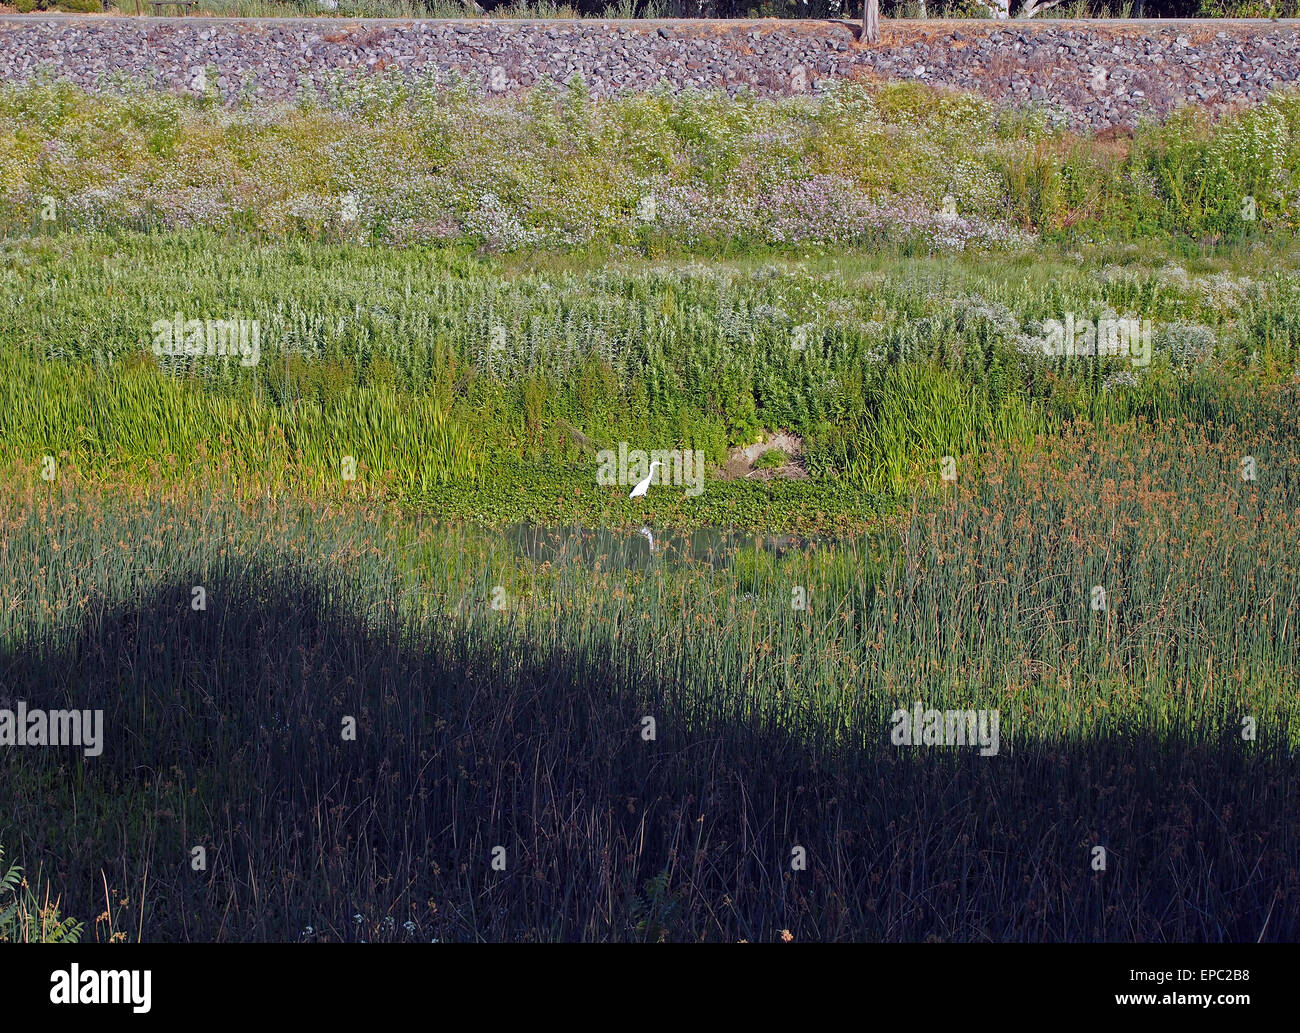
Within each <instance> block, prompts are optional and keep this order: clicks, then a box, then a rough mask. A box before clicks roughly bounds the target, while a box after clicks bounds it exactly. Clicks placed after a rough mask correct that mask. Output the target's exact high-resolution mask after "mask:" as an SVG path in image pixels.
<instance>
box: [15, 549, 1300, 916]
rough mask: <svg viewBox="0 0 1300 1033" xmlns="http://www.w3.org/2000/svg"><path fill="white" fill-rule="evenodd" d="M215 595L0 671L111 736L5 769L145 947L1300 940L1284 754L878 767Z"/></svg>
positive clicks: (317, 610)
mask: <svg viewBox="0 0 1300 1033" xmlns="http://www.w3.org/2000/svg"><path fill="white" fill-rule="evenodd" d="M206 589H207V609H206V610H204V611H201V612H200V611H194V610H193V609H192V608H191V586H190V585H172V586H166V587H160V588H158V589H156V590H155V591H153V592H152V593H151V594H150V595H148V596H147V597H145V598H144V599H143V600H142V601H140V600H137V601H136V602H135V603H134V604H131V605H121V606H118V607H116V608H109V609H105V610H101V611H100V612H96V613H95V614H94V615H93V616H92V617H90V618H87V619H86V621H85V622H84V623H83V624H82V625H81V626H80V627H78V628H76V629H70V633H69V634H68V635H66V636H64V637H63V639H62V640H61V644H60V645H59V646H58V647H57V648H53V647H49V648H46V647H40V648H37V647H32V648H28V649H25V650H23V651H21V652H12V651H11V652H9V653H8V654H6V655H4V656H3V657H2V658H0V702H2V701H3V699H4V698H5V697H7V698H8V699H9V700H10V701H12V700H16V699H25V700H26V701H27V704H28V706H29V707H44V708H50V709H53V708H60V707H76V708H85V709H96V708H98V709H102V710H103V711H104V712H105V713H104V727H105V733H104V737H105V743H104V750H103V753H102V755H101V756H99V757H95V758H83V756H82V754H81V751H80V750H76V749H73V748H48V749H36V748H18V747H14V748H7V749H3V750H0V784H3V785H4V786H5V787H6V792H5V794H4V796H3V797H2V798H0V843H3V844H4V845H5V847H6V849H7V853H8V854H9V855H10V856H11V857H13V858H15V859H21V860H22V862H23V863H24V864H25V865H26V866H27V867H28V868H29V870H33V871H34V870H35V869H36V868H37V867H38V866H41V865H43V866H44V868H45V874H46V876H47V877H48V878H49V879H50V881H51V882H52V884H53V886H54V887H55V888H56V890H60V891H61V892H62V893H63V898H64V899H63V903H64V912H65V913H69V914H73V915H76V916H77V917H80V918H83V919H85V918H92V917H93V916H94V915H96V914H98V913H100V912H101V911H103V909H104V898H105V892H104V886H105V881H106V882H107V884H108V885H109V886H110V887H113V888H114V889H116V890H118V891H120V895H121V896H123V897H125V898H129V899H130V901H131V903H130V905H129V907H128V911H129V917H128V918H127V919H125V920H124V921H125V922H126V924H128V925H129V926H130V929H131V938H134V935H135V929H136V926H137V923H141V924H142V928H143V933H144V938H145V939H150V940H165V941H171V940H214V939H217V940H294V939H298V938H300V936H301V933H302V931H303V930H304V929H305V928H306V927H308V926H311V927H312V928H313V929H314V931H315V932H314V938H316V939H320V938H329V939H367V940H377V939H393V940H420V941H424V942H428V941H429V940H430V939H434V938H437V939H440V940H465V939H474V938H481V939H486V940H502V939H528V938H533V939H547V940H549V939H565V940H577V939H588V940H600V939H652V940H653V939H659V938H661V937H662V938H665V939H671V940H682V939H698V938H705V939H711V940H737V939H741V938H744V939H748V940H751V941H754V940H768V939H773V938H775V937H777V936H779V935H780V932H781V931H782V930H786V929H788V930H790V931H791V932H792V933H793V935H794V936H795V938H796V939H797V940H815V939H832V940H833V939H865V940H918V939H927V938H935V939H942V940H1035V941H1036V940H1092V939H1107V940H1251V941H1253V940H1256V939H1258V938H1260V937H1261V935H1262V936H1263V938H1264V939H1266V940H1294V939H1296V938H1297V937H1300V911H1298V910H1297V909H1298V908H1300V892H1298V891H1300V885H1298V883H1300V876H1298V875H1297V858H1298V857H1300V815H1298V814H1297V810H1296V807H1295V800H1296V799H1297V791H1298V790H1300V785H1298V779H1297V770H1296V765H1295V763H1294V762H1293V760H1292V759H1291V758H1290V757H1289V756H1288V755H1286V754H1285V753H1284V752H1282V751H1281V750H1280V748H1279V749H1276V750H1272V751H1270V750H1269V749H1268V748H1267V747H1265V746H1264V744H1263V743H1261V744H1260V745H1259V747H1255V748H1253V749H1252V750H1250V751H1246V750H1244V749H1243V748H1242V744H1240V743H1225V744H1221V745H1216V744H1214V743H1197V742H1192V741H1187V740H1178V739H1173V740H1169V741H1165V742H1158V741H1156V740H1155V739H1149V740H1148V739H1143V738H1137V739H1130V740H1125V741H1115V740H1105V741H1098V742H1093V743H1087V744H1077V745H1063V746H1035V745H1034V744H1023V743H1022V744H1021V745H1020V746H1019V747H1018V748H1017V749H1016V750H1015V751H1014V752H1011V751H1007V750H1006V749H1005V747H1004V752H1003V754H1002V755H1000V756H997V757H993V758H980V757H979V756H978V755H977V754H976V752H975V751H974V750H961V751H954V750H942V749H931V750H899V749H897V748H895V747H893V746H891V745H889V742H888V735H887V728H886V727H885V726H884V725H882V727H881V728H880V730H879V735H878V741H879V742H880V746H879V748H876V749H868V750H862V749H851V748H846V747H843V746H836V745H834V744H833V743H832V742H831V740H830V739H829V738H828V737H827V735H826V734H824V733H821V734H819V733H809V732H807V731H804V732H800V733H798V734H794V733H792V732H791V731H789V730H784V731H783V730H782V729H781V728H777V727H773V726H772V725H771V724H770V723H767V722H764V721H762V720H760V719H756V718H753V717H751V716H746V708H745V707H744V706H743V702H733V703H726V704H724V703H718V702H716V701H696V702H691V696H690V693H689V692H688V689H689V687H688V686H682V685H667V684H655V683H647V682H646V681H645V680H643V679H642V678H641V677H640V676H638V675H637V674H636V672H635V669H634V668H632V669H630V668H629V665H628V663H627V658H626V657H621V656H620V654H619V648H618V646H617V644H616V643H614V642H612V641H609V642H606V641H605V640H604V639H598V640H595V641H597V642H598V643H600V644H598V645H596V646H592V645H590V644H589V645H588V646H587V647H586V648H585V649H584V650H578V649H565V648H560V647H546V648H542V647H539V646H537V645H536V644H530V643H529V642H528V641H527V640H525V639H523V638H522V637H520V638H518V639H517V640H515V638H514V637H513V636H512V635H511V634H509V632H508V630H507V631H505V632H502V633H500V634H492V633H488V632H487V631H485V628H486V626H487V622H489V621H492V620H506V619H507V618H504V617H500V616H498V615H493V614H490V613H488V614H485V615H482V616H480V617H478V618H476V619H475V620H477V621H478V624H475V621H473V620H471V621H470V622H469V623H463V622H456V623H452V622H450V621H447V622H445V623H442V624H439V625H437V626H436V627H435V629H434V630H433V631H432V632H431V633H430V635H429V637H428V638H425V639H417V638H415V637H413V636H412V634H411V633H410V632H409V631H403V630H402V628H400V627H399V626H398V623H397V620H396V617H395V616H394V617H393V619H392V621H391V622H390V623H389V624H388V626H381V625H376V623H375V622H373V621H371V622H369V623H365V624H363V623H362V622H360V621H358V620H356V619H355V618H353V617H351V616H350V612H351V611H350V606H349V603H350V600H349V599H348V598H347V597H346V594H344V593H341V592H340V590H338V589H336V588H329V587H326V585H325V583H324V582H322V581H321V580H319V579H318V578H316V577H315V576H313V575H312V574H311V573H309V572H307V571H305V570H303V569H299V568H295V567H291V566H289V567H282V568H275V569H253V570H249V571H248V572H247V575H246V576H245V577H243V578H241V579H240V580H238V581H236V582H231V583H224V584H208V585H206ZM497 631H498V632H500V631H501V629H499V628H498V629H497ZM741 698H742V697H741V696H740V695H738V696H737V699H741ZM7 705H12V703H9V704H7ZM647 714H649V715H653V716H654V717H655V718H656V723H657V738H656V739H655V740H654V741H650V742H648V741H645V740H644V739H643V738H642V734H641V733H642V717H643V715H647ZM348 716H351V717H355V719H356V722H357V729H358V731H357V738H356V740H355V741H345V740H344V738H343V736H342V727H343V722H344V718H345V717H348ZM872 737H873V738H877V737H876V736H875V733H874V732H873V733H872ZM1094 845H1102V846H1105V847H1106V849H1107V851H1108V858H1107V862H1108V863H1107V868H1106V870H1105V871H1094V870H1093V869H1092V867H1091V860H1092V848H1093V846H1094ZM197 846H202V847H204V849H205V851H206V861H207V867H206V870H205V871H196V870H194V869H193V867H192V864H191V858H192V854H191V851H192V849H193V848H194V847H197ZM498 846H500V847H504V848H505V850H504V859H505V870H504V871H496V870H493V868H492V865H491V862H492V858H493V849H494V847H498ZM796 846H801V847H803V848H804V850H805V851H806V854H807V869H806V870H804V871H794V870H792V867H791V858H792V850H793V848H794V847H796ZM357 915H359V916H361V920H360V921H359V922H358V921H356V920H355V919H354V916H357ZM389 919H391V921H389ZM408 922H409V923H411V926H410V928H409V929H408V928H407V927H406V923H408Z"/></svg>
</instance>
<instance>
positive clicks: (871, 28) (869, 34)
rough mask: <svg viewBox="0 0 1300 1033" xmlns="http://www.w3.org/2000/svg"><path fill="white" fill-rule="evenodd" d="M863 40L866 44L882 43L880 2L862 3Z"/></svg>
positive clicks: (869, 0)
mask: <svg viewBox="0 0 1300 1033" xmlns="http://www.w3.org/2000/svg"><path fill="white" fill-rule="evenodd" d="M862 39H863V41H864V42H866V43H879V42H880V0H863V2H862Z"/></svg>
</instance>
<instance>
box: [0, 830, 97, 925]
mask: <svg viewBox="0 0 1300 1033" xmlns="http://www.w3.org/2000/svg"><path fill="white" fill-rule="evenodd" d="M84 929H85V924H84V923H82V922H78V921H77V920H76V919H75V918H72V917H70V916H69V917H67V918H62V917H60V914H59V902H58V900H57V899H56V900H55V901H53V902H52V903H51V902H50V899H49V887H48V886H47V887H46V888H45V900H44V902H43V903H42V901H41V899H40V892H39V887H37V888H35V889H34V888H32V887H31V886H29V884H28V882H27V879H26V878H24V877H23V870H22V868H21V867H20V866H19V865H18V864H10V865H9V867H8V868H6V867H5V864H4V847H2V846H0V943H15V942H16V943H76V942H77V941H78V940H80V939H81V934H82V931H83V930H84Z"/></svg>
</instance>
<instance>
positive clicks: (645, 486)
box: [628, 459, 664, 499]
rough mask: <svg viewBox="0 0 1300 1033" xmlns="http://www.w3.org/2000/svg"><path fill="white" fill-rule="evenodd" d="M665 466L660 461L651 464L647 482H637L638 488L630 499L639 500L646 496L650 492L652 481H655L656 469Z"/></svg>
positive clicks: (633, 491) (646, 477) (634, 489)
mask: <svg viewBox="0 0 1300 1033" xmlns="http://www.w3.org/2000/svg"><path fill="white" fill-rule="evenodd" d="M663 465H664V464H663V463H661V462H659V460H658V459H656V460H655V461H654V462H653V463H651V464H650V472H649V473H648V474H646V475H645V480H643V481H638V482H637V486H636V487H635V488H633V489H632V494H631V495H629V496H628V498H630V499H637V498H640V497H641V496H642V495H644V494H645V493H646V492H647V491H649V490H650V481H651V480H653V478H654V475H655V467H656V466H663Z"/></svg>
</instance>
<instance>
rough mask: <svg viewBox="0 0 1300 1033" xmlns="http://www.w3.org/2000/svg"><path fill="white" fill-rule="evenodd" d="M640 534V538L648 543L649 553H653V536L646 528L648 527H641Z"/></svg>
mask: <svg viewBox="0 0 1300 1033" xmlns="http://www.w3.org/2000/svg"><path fill="white" fill-rule="evenodd" d="M640 533H641V536H642V537H643V538H644V539H645V540H646V541H647V542H649V543H650V551H651V552H654V551H655V536H654V535H652V534H651V533H650V528H648V527H643V528H641V532H640Z"/></svg>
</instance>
